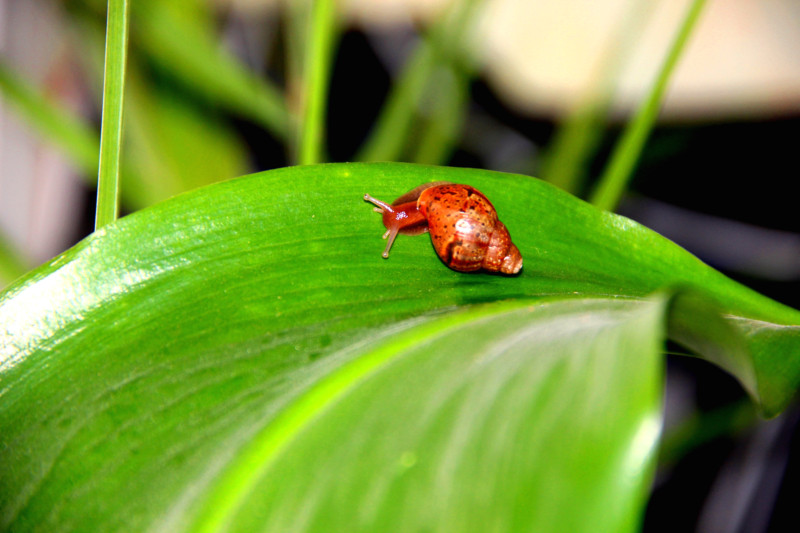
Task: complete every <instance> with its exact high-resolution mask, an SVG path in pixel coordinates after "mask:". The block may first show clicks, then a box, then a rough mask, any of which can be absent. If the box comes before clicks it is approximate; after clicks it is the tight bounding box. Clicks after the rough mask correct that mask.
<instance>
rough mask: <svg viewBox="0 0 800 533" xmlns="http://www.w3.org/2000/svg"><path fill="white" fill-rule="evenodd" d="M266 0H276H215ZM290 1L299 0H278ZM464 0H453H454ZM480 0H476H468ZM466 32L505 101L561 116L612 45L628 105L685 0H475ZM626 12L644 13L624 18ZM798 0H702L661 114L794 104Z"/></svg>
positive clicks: (407, 18)
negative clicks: (476, 9)
mask: <svg viewBox="0 0 800 533" xmlns="http://www.w3.org/2000/svg"><path fill="white" fill-rule="evenodd" d="M217 1H218V2H222V3H226V4H228V3H232V4H234V5H235V6H237V7H238V8H240V9H253V8H256V6H257V7H258V9H262V10H263V9H265V8H269V9H274V8H276V7H277V6H278V5H279V4H280V2H281V0H217ZM283 1H298V0H283ZM455 1H462V0H455ZM478 1H481V0H478ZM482 1H483V4H484V5H483V6H482V8H483V11H482V13H480V15H479V16H478V20H477V21H476V24H475V31H474V33H473V37H472V38H471V39H469V40H470V42H471V43H472V44H473V49H474V53H475V54H476V55H477V56H478V58H479V59H480V62H481V64H482V65H483V68H484V72H485V73H486V76H487V77H488V79H489V82H490V83H491V84H492V85H493V86H494V88H495V90H496V91H497V92H498V93H499V94H500V95H501V97H502V98H504V99H505V100H506V101H507V102H509V103H510V104H511V105H513V106H515V107H517V108H518V109H520V110H523V111H525V112H529V113H535V114H539V115H549V116H560V115H562V114H563V113H565V112H566V111H568V110H569V109H571V108H572V107H573V106H574V105H575V104H576V103H577V101H578V100H579V99H580V98H582V97H583V95H584V93H585V91H586V90H587V88H588V87H591V86H592V84H593V82H594V80H595V78H597V76H598V70H602V69H603V66H604V63H607V62H608V58H607V57H606V55H607V54H609V53H610V54H611V55H612V56H621V57H620V61H621V62H622V64H621V65H618V66H619V68H620V71H619V76H618V78H617V80H616V83H615V91H614V93H615V98H614V106H613V110H614V112H615V113H616V114H617V115H626V114H628V113H629V112H630V110H631V109H633V108H634V107H635V105H636V103H638V102H639V101H640V100H641V99H642V97H643V94H644V91H646V90H647V88H648V87H649V85H650V83H651V82H652V80H653V78H654V76H655V72H656V70H657V69H658V68H659V66H660V65H661V62H662V60H663V58H664V56H665V54H666V51H667V49H668V47H669V45H670V43H671V42H672V39H673V38H674V36H675V33H676V31H677V28H678V27H679V25H680V23H681V20H682V18H683V16H684V13H686V10H687V8H688V6H689V4H690V2H691V0H482ZM450 3H451V2H450V0H340V7H341V9H342V11H343V14H344V16H345V19H346V20H347V21H348V22H350V23H354V24H358V25H364V26H382V27H385V26H387V25H391V24H395V25H408V24H410V23H413V22H425V23H431V22H433V21H434V20H435V19H436V18H437V17H438V16H440V15H441V14H442V13H444V11H445V10H446V8H447V6H448V5H449V4H450ZM632 13H633V14H634V17H635V16H636V13H639V14H642V16H643V17H644V18H643V19H642V20H640V21H638V22H640V23H637V21H635V20H634V21H626V20H625V19H626V17H630V16H631V14H632ZM798 28H800V2H798V0H761V1H754V0H708V2H707V4H706V6H705V8H704V10H703V13H702V14H701V18H700V21H699V23H698V25H697V27H696V28H695V33H694V35H692V37H691V39H690V42H689V45H688V47H687V50H686V53H685V54H684V56H683V57H682V58H681V59H680V61H679V64H678V68H677V70H676V72H675V74H674V77H673V78H672V80H671V81H670V88H669V91H668V95H667V98H666V102H665V105H664V108H663V116H664V117H666V118H668V119H679V120H681V119H701V120H702V119H706V118H709V117H720V118H747V117H758V116H765V115H767V116H769V115H774V114H785V113H792V112H797V111H798V110H800V30H798Z"/></svg>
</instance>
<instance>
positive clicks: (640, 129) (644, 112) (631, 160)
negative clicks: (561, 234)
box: [590, 0, 706, 211]
mask: <svg viewBox="0 0 800 533" xmlns="http://www.w3.org/2000/svg"><path fill="white" fill-rule="evenodd" d="M705 3H706V0H694V1H693V2H692V4H691V5H690V6H689V8H688V10H687V11H686V15H685V16H684V19H683V22H682V24H681V27H680V29H679V31H678V33H677V34H676V36H675V39H674V41H673V42H672V45H671V47H670V50H669V53H668V54H667V57H666V58H665V60H664V63H663V64H662V65H661V68H660V69H659V72H658V75H657V77H656V79H655V82H654V83H653V85H652V86H651V88H650V91H649V93H648V95H647V98H645V100H644V101H643V102H642V104H641V105H640V106H639V109H638V110H637V111H636V115H635V116H634V119H633V121H631V122H630V123H629V124H628V126H627V127H626V128H625V132H624V133H623V135H622V138H621V139H620V141H619V142H618V143H617V146H616V147H615V149H614V152H613V154H612V155H611V160H610V162H609V163H608V165H607V166H606V169H605V171H604V172H603V175H602V176H601V177H600V180H599V185H598V187H597V189H596V190H595V191H594V194H592V196H591V198H590V200H591V202H592V203H593V204H594V205H596V206H597V207H599V208H600V209H606V210H609V211H610V210H613V209H616V207H617V204H618V203H619V200H620V197H621V196H622V193H623V191H624V190H625V187H626V185H627V184H628V181H629V180H630V177H631V174H632V173H633V169H634V166H635V165H636V161H637V160H638V158H639V156H640V154H641V152H642V149H643V148H644V144H645V141H646V140H647V137H648V135H649V134H650V131H651V130H652V129H653V125H654V124H655V122H656V119H657V118H658V112H659V108H660V106H661V102H662V101H663V99H664V93H665V92H666V90H667V85H668V82H669V79H670V76H671V75H672V72H673V71H674V69H675V66H676V65H677V63H678V59H679V58H680V57H681V54H682V53H683V51H684V49H685V47H686V43H687V42H688V41H689V36H690V35H691V33H692V30H693V29H694V27H695V25H696V23H697V21H698V19H699V18H700V13H701V11H702V9H703V6H704V5H705Z"/></svg>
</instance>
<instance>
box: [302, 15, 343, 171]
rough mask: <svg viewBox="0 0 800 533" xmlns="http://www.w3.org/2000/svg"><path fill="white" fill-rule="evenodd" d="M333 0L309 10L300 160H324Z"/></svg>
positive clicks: (314, 161) (334, 16)
mask: <svg viewBox="0 0 800 533" xmlns="http://www.w3.org/2000/svg"><path fill="white" fill-rule="evenodd" d="M334 8H335V4H334V1H333V0H316V1H315V2H314V3H313V7H312V10H311V17H310V22H311V27H310V28H309V32H308V35H309V37H310V42H309V44H308V47H307V48H306V53H305V65H304V71H305V76H304V80H303V83H304V85H305V90H304V91H303V98H304V102H303V108H302V109H303V112H302V126H301V129H300V153H299V157H298V159H299V163H300V164H302V165H307V164H313V163H320V162H321V161H322V160H323V157H324V156H323V152H324V146H323V145H324V139H325V112H326V110H327V108H326V102H327V93H328V83H329V82H330V75H331V66H332V58H333V41H334V29H335V27H336V10H335V9H334Z"/></svg>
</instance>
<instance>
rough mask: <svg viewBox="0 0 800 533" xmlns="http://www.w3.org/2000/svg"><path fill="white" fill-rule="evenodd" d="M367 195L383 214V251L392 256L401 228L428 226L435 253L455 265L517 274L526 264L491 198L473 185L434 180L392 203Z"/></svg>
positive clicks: (465, 269) (407, 231) (411, 231)
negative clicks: (391, 250)
mask: <svg viewBox="0 0 800 533" xmlns="http://www.w3.org/2000/svg"><path fill="white" fill-rule="evenodd" d="M364 199H365V200H366V201H368V202H370V203H372V204H374V205H376V206H377V208H376V209H375V210H376V211H378V212H380V213H382V214H383V225H384V226H386V228H387V231H386V233H385V234H384V235H383V237H384V238H388V239H389V241H388V242H387V244H386V249H385V250H384V252H383V257H389V249H390V248H391V247H392V243H393V242H394V239H395V237H396V236H397V234H398V233H402V234H405V235H419V234H420V233H425V232H426V231H427V232H430V234H431V242H432V243H433V248H434V249H435V250H436V253H437V255H438V256H439V258H440V259H441V260H442V261H443V262H444V263H445V264H446V265H447V266H448V267H450V268H452V269H453V270H457V271H459V272H472V271H475V270H481V269H482V270H487V271H489V272H502V273H503V274H516V273H517V272H519V271H520V269H521V268H522V255H521V254H520V252H519V249H518V248H517V247H516V246H515V245H514V243H512V242H511V236H510V235H509V233H508V229H507V228H506V226H505V224H503V223H502V222H500V220H498V218H497V212H496V211H495V208H494V206H493V205H492V203H491V202H490V201H489V199H488V198H486V196H485V195H484V194H483V193H481V192H480V191H479V190H477V189H475V188H474V187H471V186H469V185H459V184H455V183H447V182H435V183H427V184H425V185H420V186H419V187H416V188H415V189H412V190H411V191H409V192H407V193H406V194H404V195H402V196H400V197H399V198H397V199H396V200H395V201H394V202H392V204H387V203H385V202H382V201H381V200H377V199H375V198H373V197H371V196H370V195H368V194H366V195H364Z"/></svg>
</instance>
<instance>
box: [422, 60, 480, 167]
mask: <svg viewBox="0 0 800 533" xmlns="http://www.w3.org/2000/svg"><path fill="white" fill-rule="evenodd" d="M469 80H470V76H469V75H468V74H467V73H466V72H464V71H462V70H461V69H459V68H457V67H451V68H447V67H440V68H437V69H436V70H435V72H434V73H433V74H432V76H431V80H430V82H429V84H430V85H435V86H436V90H435V97H432V98H423V101H422V102H421V105H420V110H419V111H420V112H419V113H418V114H417V116H418V117H419V124H420V125H421V127H420V128H419V129H420V130H421V131H419V132H418V133H417V135H415V137H416V139H415V141H414V149H415V152H414V156H413V157H412V158H411V159H412V160H413V162H414V163H423V164H429V165H436V164H443V163H446V162H447V161H448V159H449V158H450V155H451V154H452V153H453V151H454V150H455V148H456V146H457V144H458V141H459V136H460V135H461V131H462V127H463V126H464V117H465V115H466V110H467V100H468V97H469V95H468V85H469ZM428 96H433V95H430V94H429V95H428Z"/></svg>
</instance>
